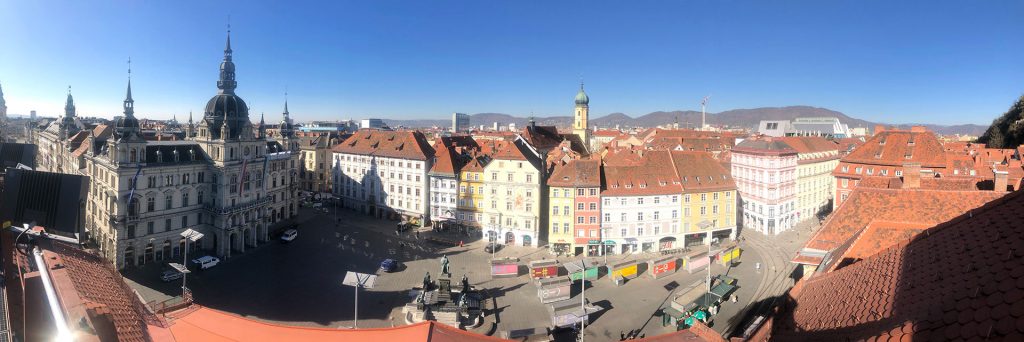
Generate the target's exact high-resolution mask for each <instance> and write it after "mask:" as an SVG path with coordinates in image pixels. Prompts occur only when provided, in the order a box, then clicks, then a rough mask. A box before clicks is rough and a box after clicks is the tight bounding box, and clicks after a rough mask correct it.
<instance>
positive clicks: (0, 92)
mask: <svg viewBox="0 0 1024 342" xmlns="http://www.w3.org/2000/svg"><path fill="white" fill-rule="evenodd" d="M6 105H7V101H4V87H3V86H2V85H0V108H2V107H4V106H6Z"/></svg>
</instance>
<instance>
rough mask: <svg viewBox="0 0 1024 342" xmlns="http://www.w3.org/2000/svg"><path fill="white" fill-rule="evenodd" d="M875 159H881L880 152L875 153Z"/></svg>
mask: <svg viewBox="0 0 1024 342" xmlns="http://www.w3.org/2000/svg"><path fill="white" fill-rule="evenodd" d="M875 159H882V152H881V151H879V152H877V153H875Z"/></svg>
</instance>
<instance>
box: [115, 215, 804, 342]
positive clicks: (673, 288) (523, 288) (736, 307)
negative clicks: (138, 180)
mask: <svg viewBox="0 0 1024 342" xmlns="http://www.w3.org/2000/svg"><path fill="white" fill-rule="evenodd" d="M324 211H325V210H324V209H315V210H314V209H308V208H303V209H302V211H301V212H300V219H299V220H298V221H299V225H300V228H299V236H298V238H297V239H296V240H295V241H293V242H292V243H288V244H285V243H280V242H278V241H276V240H275V241H271V242H269V243H265V244H263V245H261V246H259V247H256V248H252V249H251V250H247V251H246V252H245V253H244V254H242V255H237V256H235V257H232V258H231V259H230V260H225V261H223V264H221V265H219V266H217V267H214V268H212V269H209V270H205V271H195V272H194V273H193V274H191V275H190V276H189V277H188V285H189V288H190V289H191V290H192V291H193V294H194V297H195V300H196V302H197V303H199V304H201V305H205V306H208V307H211V308H214V309H218V310H223V311H227V312H231V313H235V314H238V315H242V316H246V317H249V318H254V319H258V320H264V321H270V322H277V323H284V324H290V325H304V326H318V327H335V328H347V327H351V326H353V321H352V319H353V316H354V315H353V302H354V295H355V294H354V289H353V288H352V287H348V286H343V285H341V280H342V278H343V277H344V275H345V272H346V271H357V272H362V273H378V274H379V278H378V279H377V284H376V286H375V287H374V288H373V289H363V290H360V293H359V322H358V325H359V327H360V328H369V327H387V326H397V325H404V324H406V323H405V322H404V318H403V317H402V316H401V314H400V313H401V307H402V306H403V305H404V304H405V303H408V302H409V301H411V300H412V298H413V296H414V295H415V293H414V292H412V288H414V287H419V286H420V284H421V283H422V280H423V276H424V274H425V273H426V272H430V274H431V278H432V279H436V278H437V275H438V274H439V273H440V264H439V262H438V259H439V258H440V257H441V256H442V255H447V256H448V257H449V259H450V260H451V273H452V278H453V279H454V281H456V282H457V280H458V279H461V278H462V275H463V274H466V275H467V276H468V277H469V279H470V283H471V284H473V286H475V287H476V288H478V289H485V290H486V291H487V293H488V294H489V295H490V296H492V297H493V299H492V300H489V301H487V302H488V303H489V305H490V304H491V303H493V304H494V305H495V306H494V308H489V309H491V310H488V311H487V313H488V314H489V316H488V322H495V323H497V324H496V328H495V329H493V330H491V329H490V327H491V325H490V324H485V327H482V328H481V329H480V330H479V331H478V332H481V333H494V334H497V333H498V332H500V331H513V330H519V329H529V328H539V329H540V331H544V328H546V327H548V326H550V316H549V315H548V311H547V306H546V305H544V304H542V303H541V302H540V300H539V299H538V298H537V287H536V285H535V284H534V283H533V282H532V281H530V280H529V279H528V276H527V275H526V274H525V270H523V271H521V272H520V274H521V275H520V276H519V277H514V278H497V279H492V278H491V276H490V274H489V271H490V267H489V260H490V259H491V255H490V254H488V253H485V252H484V251H483V247H484V245H485V242H484V241H481V240H479V237H478V236H475V237H470V236H466V235H465V234H447V233H435V232H432V231H430V229H429V228H425V229H421V232H420V233H419V239H417V238H416V234H415V233H413V232H407V233H403V234H402V235H397V234H396V233H395V223H396V222H395V221H387V220H379V219H374V218H371V217H369V216H364V215H361V214H358V213H355V212H352V211H347V210H341V211H340V212H339V214H338V216H335V213H334V210H327V212H324ZM336 217H340V220H336ZM476 235H479V234H476ZM428 237H441V238H445V239H448V240H451V241H459V240H462V241H463V242H464V246H463V247H459V246H448V245H441V244H437V243H434V242H428V241H427V238H428ZM755 239H756V238H755ZM753 241H760V240H753V239H749V238H748V240H747V241H746V242H742V243H741V247H743V248H744V249H745V251H744V254H743V256H742V257H741V260H742V263H740V264H738V266H737V267H733V268H727V267H725V266H721V265H714V266H713V267H712V269H711V271H712V274H723V273H725V274H728V275H730V276H733V277H735V278H737V279H738V285H739V286H740V288H739V289H738V291H737V292H736V294H737V296H738V297H739V298H740V299H741V301H740V302H739V303H732V302H727V303H725V304H724V305H723V306H722V310H721V312H720V313H719V314H718V315H717V316H715V317H714V321H713V322H712V326H713V327H714V328H715V330H718V331H720V332H725V331H726V330H725V329H727V328H731V327H733V326H736V325H737V323H739V322H738V320H739V319H740V318H734V317H733V316H736V315H739V314H742V313H745V312H744V310H743V309H744V308H745V306H746V304H756V301H757V299H755V298H759V297H760V293H761V292H764V291H760V289H761V287H762V286H761V283H762V282H763V281H766V280H767V281H770V280H771V279H773V278H770V277H768V276H767V275H766V272H767V270H768V269H766V268H765V267H766V266H764V265H767V264H768V260H770V259H772V258H774V259H779V258H780V255H771V256H770V257H768V258H765V257H764V256H763V255H761V254H762V253H772V251H771V250H765V249H763V248H760V245H758V246H757V247H755V246H750V247H747V246H744V245H743V244H751V243H752V242H753ZM400 242H402V243H404V244H405V246H404V247H402V246H401V245H400ZM793 244H794V245H795V244H796V241H794V242H793ZM801 244H802V243H801ZM696 248H700V247H696ZM494 256H495V257H497V258H502V257H518V258H519V260H520V264H521V265H525V264H526V263H527V262H529V261H531V260H538V259H545V258H547V259H552V258H555V257H554V256H552V255H550V254H549V253H548V250H547V249H546V248H539V249H538V248H530V247H514V246H510V247H506V248H503V249H501V250H499V251H498V252H497V253H495V255H494ZM658 256H660V255H658ZM192 257H193V256H191V255H190V258H192ZM653 257H655V256H654V255H630V256H621V255H611V256H608V257H607V259H608V262H616V261H621V260H626V259H631V260H640V261H647V260H649V259H651V258H653ZM385 258H394V259H397V260H399V261H401V262H402V263H403V265H402V267H401V268H400V269H399V270H398V271H397V272H394V273H379V272H378V271H377V266H378V264H379V263H380V261H381V260H383V259H385ZM557 259H558V260H559V261H562V262H567V261H570V260H573V259H574V258H571V257H564V256H563V257H557ZM598 259H602V258H598ZM787 261H788V259H787ZM757 263H761V264H762V268H761V269H756V268H755V267H754V265H755V264H757ZM640 268H641V270H643V269H645V268H646V267H645V265H644V266H641V267H640ZM159 272H160V267H159V265H147V266H146V267H143V268H141V269H135V270H130V271H127V272H126V273H125V276H126V277H127V278H128V279H129V283H130V285H132V287H133V288H135V289H137V290H138V291H139V293H140V295H142V296H143V298H144V299H146V300H147V301H160V300H165V299H167V298H170V297H171V296H174V295H178V294H180V291H181V289H180V286H181V284H180V282H177V281H176V282H172V283H163V282H160V281H159V279H158V278H159ZM706 277H707V273H706V271H699V272H696V273H694V274H689V273H687V272H686V271H685V270H680V271H679V272H677V273H675V274H673V275H670V276H667V277H664V278H662V279H652V278H651V277H650V275H649V274H648V273H647V272H642V273H641V274H640V276H639V277H638V278H636V279H633V280H630V281H628V282H626V283H625V284H624V285H622V286H615V285H614V284H612V282H611V280H610V279H609V278H607V277H606V276H602V277H601V278H600V279H598V280H596V281H593V282H588V285H589V286H588V288H587V290H586V297H587V299H588V300H589V301H590V302H591V303H592V304H595V305H597V306H600V307H602V308H604V310H602V312H600V313H597V314H595V315H593V316H592V319H591V324H588V325H587V327H586V330H585V331H586V334H585V337H586V338H588V339H591V340H602V341H603V340H618V338H619V336H620V333H623V332H627V331H629V330H633V329H640V331H641V333H642V334H645V335H647V336H653V335H657V334H661V333H665V332H669V331H671V329H672V327H663V326H662V325H661V317H658V316H656V315H657V313H658V311H659V309H660V308H661V307H663V306H666V305H667V303H668V301H669V300H671V298H672V296H673V295H674V294H678V293H679V292H681V291H684V290H685V289H686V288H687V287H690V286H695V284H699V286H704V285H703V281H704V279H705V278H706ZM578 293H579V286H578V285H576V286H574V287H573V297H572V298H573V300H579V298H580V297H579V296H578Z"/></svg>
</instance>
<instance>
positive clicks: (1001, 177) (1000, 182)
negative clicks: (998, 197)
mask: <svg viewBox="0 0 1024 342" xmlns="http://www.w3.org/2000/svg"><path fill="white" fill-rule="evenodd" d="M992 173H995V175H996V179H995V187H994V188H993V190H995V191H1006V178H1007V176H1008V175H1009V172H1007V171H1000V170H996V169H992Z"/></svg>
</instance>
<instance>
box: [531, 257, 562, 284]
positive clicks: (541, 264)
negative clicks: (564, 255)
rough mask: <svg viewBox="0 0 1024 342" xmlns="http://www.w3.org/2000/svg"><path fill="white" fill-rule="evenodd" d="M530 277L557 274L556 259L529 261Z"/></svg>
mask: <svg viewBox="0 0 1024 342" xmlns="http://www.w3.org/2000/svg"><path fill="white" fill-rule="evenodd" d="M529 265H530V277H531V278H533V279H546V278H551V277H557V276H558V261H557V260H548V259H544V260H535V261H531V262H530V264H529Z"/></svg>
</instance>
